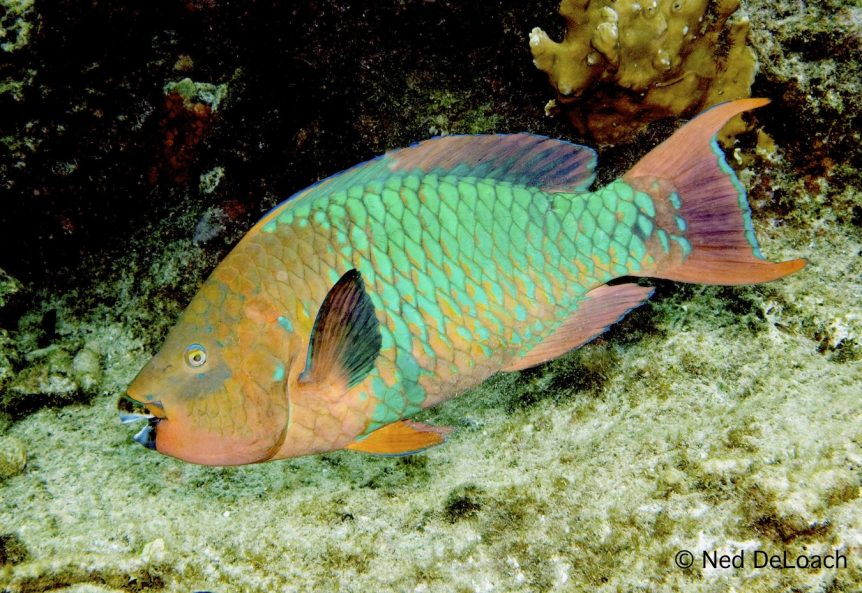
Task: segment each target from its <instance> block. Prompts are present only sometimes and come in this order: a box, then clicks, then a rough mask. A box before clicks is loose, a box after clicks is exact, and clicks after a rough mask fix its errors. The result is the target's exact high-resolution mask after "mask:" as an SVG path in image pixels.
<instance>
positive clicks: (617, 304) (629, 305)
mask: <svg viewBox="0 0 862 593" xmlns="http://www.w3.org/2000/svg"><path fill="white" fill-rule="evenodd" d="M652 293H653V289H652V288H648V287H644V286H638V285H637V284H617V285H616V286H608V285H606V284H604V285H602V286H599V287H598V288H594V289H593V290H591V291H590V292H588V293H587V295H586V299H585V300H584V301H582V302H581V304H580V306H579V307H578V310H577V311H575V313H574V315H572V316H571V317H569V318H568V319H566V320H565V321H564V322H563V324H562V325H561V326H560V327H558V328H557V331H555V332H554V333H552V334H551V335H550V336H548V337H547V338H545V339H544V340H543V341H542V342H540V343H539V344H536V346H534V347H533V349H532V350H530V351H529V352H527V353H526V354H525V355H524V356H522V357H520V358H518V359H516V360H513V361H511V362H509V364H507V365H506V366H504V367H503V369H502V370H504V371H520V370H523V369H528V368H530V367H534V366H536V365H537V364H541V363H543V362H547V361H549V360H553V359H555V358H558V357H560V356H562V355H563V354H565V353H566V352H568V351H569V350H573V349H575V348H578V347H579V346H583V345H584V344H586V343H587V342H589V341H590V340H592V339H593V338H596V337H598V336H599V335H601V334H603V333H604V332H605V331H607V329H608V327H610V326H611V325H613V324H614V323H616V322H617V321H619V320H620V319H622V318H623V317H624V316H625V315H626V314H627V313H628V312H629V311H631V310H632V309H634V308H635V307H639V306H640V305H643V304H644V303H645V302H646V300H647V299H648V298H650V296H652Z"/></svg>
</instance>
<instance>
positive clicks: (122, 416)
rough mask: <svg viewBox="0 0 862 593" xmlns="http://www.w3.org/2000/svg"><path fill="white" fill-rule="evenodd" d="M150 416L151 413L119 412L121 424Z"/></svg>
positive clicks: (146, 418) (147, 418)
mask: <svg viewBox="0 0 862 593" xmlns="http://www.w3.org/2000/svg"><path fill="white" fill-rule="evenodd" d="M152 417H153V415H152V414H126V413H125V412H120V422H122V423H123V424H132V423H134V422H137V421H139V420H149V419H150V418H152Z"/></svg>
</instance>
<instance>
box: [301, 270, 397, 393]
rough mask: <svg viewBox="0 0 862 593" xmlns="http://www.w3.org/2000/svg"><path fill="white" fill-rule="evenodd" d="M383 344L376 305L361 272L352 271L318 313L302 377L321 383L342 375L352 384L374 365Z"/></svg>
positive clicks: (330, 292)
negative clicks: (369, 294)
mask: <svg viewBox="0 0 862 593" xmlns="http://www.w3.org/2000/svg"><path fill="white" fill-rule="evenodd" d="M380 345H381V337H380V324H379V322H378V321H377V317H376V316H375V314H374V304H373V303H372V302H371V298H370V297H369V296H368V293H367V292H365V283H364V282H363V281H362V276H361V275H360V273H359V272H358V271H356V270H350V271H349V272H347V273H346V274H344V276H342V277H341V278H340V279H339V280H338V282H336V283H335V286H333V287H332V288H331V289H330V291H329V293H328V294H327V295H326V298H325V299H324V300H323V304H322V305H321V306H320V311H318V312H317V318H316V319H315V320H314V327H313V328H312V330H311V341H310V343H309V345H308V358H307V359H306V363H305V370H304V371H303V372H302V375H301V377H300V379H301V380H302V381H304V382H322V381H325V380H329V379H332V378H333V377H340V378H342V379H343V380H344V381H345V382H346V384H347V386H348V387H353V386H354V385H356V384H357V383H359V382H360V381H362V380H363V379H364V378H365V376H366V375H368V373H369V372H370V371H371V369H373V368H374V361H375V360H376V359H377V355H378V354H380Z"/></svg>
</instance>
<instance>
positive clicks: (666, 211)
mask: <svg viewBox="0 0 862 593" xmlns="http://www.w3.org/2000/svg"><path fill="white" fill-rule="evenodd" d="M768 102H769V100H768V99H743V100H739V101H732V102H730V103H722V104H721V105H717V106H715V107H712V108H711V109H709V110H707V111H705V112H704V113H702V114H700V115H699V116H697V117H696V118H695V119H693V120H692V121H690V122H689V123H688V124H686V125H685V126H683V127H682V128H680V129H679V130H677V131H676V132H675V133H674V134H673V135H672V136H671V137H670V138H668V139H667V140H665V141H664V142H663V143H661V144H660V145H658V146H657V147H656V148H654V149H653V150H652V151H650V152H649V153H648V154H647V155H646V156H645V157H644V158H642V159H641V160H640V161H639V162H638V163H637V164H636V165H635V166H634V167H633V168H632V169H631V170H630V171H629V172H628V173H626V174H625V176H624V177H623V180H624V181H625V182H626V183H628V184H629V185H631V186H632V187H633V188H634V189H635V190H637V191H641V192H644V193H646V194H648V195H649V196H650V197H651V198H652V201H653V203H654V204H655V218H654V221H655V231H654V232H653V233H652V236H651V237H650V238H649V239H648V245H649V247H650V249H649V251H650V254H651V255H652V256H653V258H654V259H655V263H656V265H655V267H654V268H653V269H651V270H650V271H649V272H645V273H644V274H643V275H645V276H654V277H658V278H667V279H669V280H679V281H683V282H698V283H702V284H753V283H756V282H768V281H769V280H775V279H777V278H781V277H783V276H787V275H788V274H792V273H793V272H796V271H797V270H799V269H801V268H802V267H803V266H805V260H802V259H795V260H790V261H786V262H781V263H772V262H769V261H766V260H765V259H764V257H763V255H761V253H760V248H759V247H758V245H757V239H756V238H755V236H754V227H753V225H752V223H751V209H750V208H749V206H748V200H747V199H746V196H745V190H744V189H743V187H742V184H741V183H740V182H739V179H737V177H736V175H735V174H734V172H733V170H732V169H731V168H730V167H729V166H728V165H727V162H726V161H725V159H724V153H723V152H722V151H721V149H720V148H719V146H718V144H717V142H716V140H715V135H716V133H717V132H718V131H719V130H720V129H721V127H722V126H723V125H724V124H725V123H726V122H727V121H728V120H729V119H730V118H732V117H733V116H734V115H736V114H738V113H741V112H743V111H746V110H748V109H754V108H756V107H761V106H763V105H766V104H767V103H768Z"/></svg>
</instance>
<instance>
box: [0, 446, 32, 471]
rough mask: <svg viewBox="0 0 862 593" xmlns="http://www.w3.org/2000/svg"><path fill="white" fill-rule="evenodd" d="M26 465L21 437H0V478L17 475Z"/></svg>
mask: <svg viewBox="0 0 862 593" xmlns="http://www.w3.org/2000/svg"><path fill="white" fill-rule="evenodd" d="M26 465H27V450H26V449H25V448H24V443H23V442H21V439H18V438H16V437H12V436H4V437H0V480H5V479H7V478H11V477H13V476H17V475H18V474H20V473H21V472H22V471H24V466H26Z"/></svg>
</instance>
